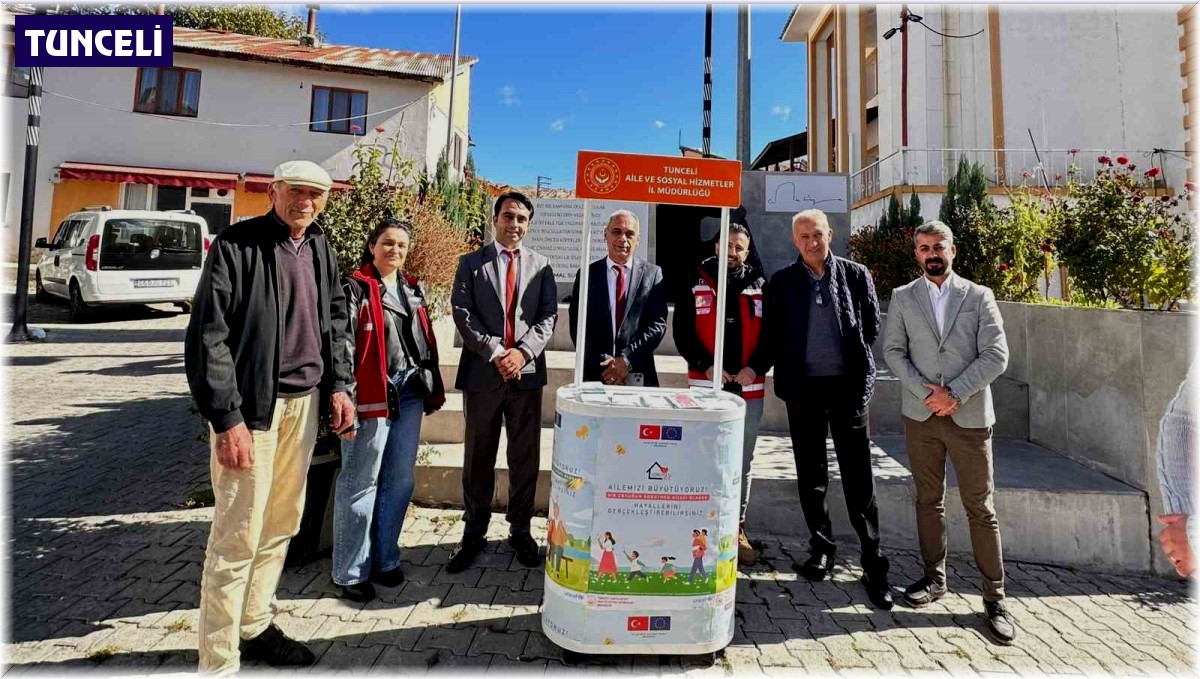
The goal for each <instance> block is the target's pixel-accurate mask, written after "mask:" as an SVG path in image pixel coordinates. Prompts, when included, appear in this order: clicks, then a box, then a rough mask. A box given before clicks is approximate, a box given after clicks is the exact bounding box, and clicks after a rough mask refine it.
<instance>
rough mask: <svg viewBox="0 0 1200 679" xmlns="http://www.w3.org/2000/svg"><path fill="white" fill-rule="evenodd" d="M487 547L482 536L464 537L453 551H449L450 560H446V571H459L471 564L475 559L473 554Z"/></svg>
mask: <svg viewBox="0 0 1200 679" xmlns="http://www.w3.org/2000/svg"><path fill="white" fill-rule="evenodd" d="M485 547H487V540H485V539H484V538H483V536H473V537H464V538H463V539H462V542H460V543H458V544H457V545H455V547H454V551H452V552H450V560H449V561H448V562H446V572H447V573H461V572H463V571H465V570H467V568H469V567H470V566H471V564H472V563H474V561H475V555H476V554H479V553H480V552H482V551H483V549H484V548H485Z"/></svg>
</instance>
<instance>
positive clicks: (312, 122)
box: [44, 90, 421, 134]
mask: <svg viewBox="0 0 1200 679" xmlns="http://www.w3.org/2000/svg"><path fill="white" fill-rule="evenodd" d="M44 93H45V94H48V95H51V96H54V97H58V98H60V99H67V100H70V101H74V102H78V103H80V104H87V105H88V106H96V107H98V108H103V109H107V110H109V111H116V112H118V113H129V114H134V113H137V115H140V116H149V117H151V118H158V119H159V120H169V121H172V122H177V123H191V124H193V125H212V126H215V127H250V128H264V127H298V126H301V125H316V124H318V123H334V122H341V121H343V120H358V119H360V118H361V119H364V120H365V119H367V118H370V117H371V116H379V115H383V114H385V113H394V112H396V111H403V110H405V109H407V108H409V107H410V106H413V105H415V104H417V103H420V101H421V100H420V99H418V100H416V101H411V102H409V103H407V104H404V105H402V106H393V107H392V108H385V109H382V110H380V111H371V112H369V113H363V114H362V115H357V116H347V117H345V118H329V119H327V120H305V121H302V122H296V123H221V122H217V121H213V120H200V119H198V118H187V117H183V116H164V115H159V114H157V113H139V112H137V111H130V110H129V109H125V108H118V107H116V106H109V105H108V104H101V103H99V102H95V101H87V100H86V99H76V98H75V97H71V96H68V95H65V94H59V93H58V92H50V91H49V90H46V91H45V92H44ZM363 133H364V134H365V133H366V130H363Z"/></svg>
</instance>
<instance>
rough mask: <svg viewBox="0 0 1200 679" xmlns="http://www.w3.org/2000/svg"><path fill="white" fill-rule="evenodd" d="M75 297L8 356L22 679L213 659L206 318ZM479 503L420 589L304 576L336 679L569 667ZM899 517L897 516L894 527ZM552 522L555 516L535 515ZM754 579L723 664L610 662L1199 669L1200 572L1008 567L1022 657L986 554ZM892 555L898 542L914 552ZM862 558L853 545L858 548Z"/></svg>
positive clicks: (679, 663) (445, 536)
mask: <svg viewBox="0 0 1200 679" xmlns="http://www.w3.org/2000/svg"><path fill="white" fill-rule="evenodd" d="M65 315H66V314H65V309H62V308H59V307H44V306H42V305H37V304H34V305H32V306H31V323H34V324H38V325H41V326H43V327H45V328H47V329H48V330H49V331H50V333H51V334H50V338H49V341H48V342H46V343H42V344H31V345H23V346H5V347H4V349H3V355H4V362H5V363H6V366H5V369H4V374H5V376H6V378H7V385H8V394H7V396H8V401H7V403H8V408H7V409H6V411H5V414H4V418H5V420H4V422H5V426H6V427H7V440H8V444H9V459H8V466H7V472H8V477H9V484H10V486H9V487H10V489H11V498H12V517H13V520H12V526H11V535H10V537H11V540H12V542H11V546H10V550H9V551H10V554H11V555H12V558H11V561H10V563H9V566H10V570H11V575H12V580H11V582H12V589H11V594H12V609H11V610H10V611H9V621H10V627H9V639H8V640H7V641H8V642H9V643H7V644H5V647H4V650H5V653H6V658H7V662H8V663H10V664H12V665H14V666H15V667H14V668H13V669H12V671H13V672H22V671H37V670H43V669H48V670H51V671H55V672H57V671H61V670H63V669H65V668H97V669H99V670H102V671H108V672H114V671H120V672H125V673H128V672H150V671H159V672H163V671H191V670H193V669H194V668H195V664H196V651H195V647H196V631H195V627H196V615H197V612H196V606H197V598H198V588H197V584H198V582H199V578H200V564H201V562H202V560H203V556H204V543H205V540H206V538H207V533H208V521H209V519H210V516H211V510H208V509H188V508H186V507H185V503H186V500H187V499H188V497H189V496H190V495H191V494H192V493H193V492H195V491H197V490H202V489H204V488H205V487H206V485H207V483H208V470H207V453H206V448H205V445H204V444H203V443H201V442H200V441H199V440H197V436H198V435H199V434H200V433H201V427H200V424H199V421H198V420H197V419H196V417H195V416H194V415H193V414H191V413H190V412H189V398H188V395H187V387H186V383H185V380H184V376H183V358H182V353H181V352H182V341H181V340H182V334H183V333H182V329H183V327H184V326H185V324H186V320H187V319H186V317H185V316H177V315H174V314H172V313H167V312H163V311H130V312H123V313H120V314H116V315H106V316H105V317H103V320H102V321H101V322H97V323H93V324H86V325H66V324H65ZM458 515H459V513H458V512H454V511H442V510H436V509H421V508H416V509H414V510H413V512H412V514H410V519H409V521H408V523H407V525H406V527H405V532H404V535H403V537H402V541H403V544H404V545H405V547H406V550H405V555H404V558H405V562H406V564H405V571H406V573H407V575H408V581H407V582H406V583H405V584H404V585H403V586H402V587H400V588H396V589H382V588H381V589H380V593H381V596H380V598H379V600H377V601H375V602H372V603H371V604H369V605H366V606H363V605H360V604H347V603H346V602H343V601H341V600H339V599H337V598H335V597H334V596H333V593H334V591H333V587H332V585H331V583H330V581H329V560H328V559H324V560H321V561H317V562H314V563H312V564H310V565H308V566H306V567H304V568H302V569H300V570H299V571H297V572H289V573H286V574H285V577H284V581H283V584H282V591H281V592H280V599H281V604H282V606H283V608H284V609H285V610H286V612H285V613H283V614H282V615H281V616H280V618H279V622H280V625H281V626H282V627H283V629H284V630H286V631H287V632H288V633H290V634H292V635H294V636H296V637H298V638H300V639H304V640H307V641H309V642H311V643H312V644H313V646H314V647H315V648H316V650H317V653H318V654H319V656H320V662H319V665H318V669H319V670H334V669H351V670H356V671H367V670H368V669H370V670H371V671H372V672H378V673H409V672H413V673H417V672H421V673H423V672H426V671H427V670H428V669H430V668H432V669H434V670H438V669H442V668H451V669H457V668H459V667H463V668H469V669H467V670H465V671H474V670H477V669H480V670H481V669H483V668H487V670H488V672H489V673H491V672H499V673H505V672H517V671H519V672H520V673H521V674H522V675H526V674H530V673H532V674H541V673H544V672H554V673H557V672H560V671H566V670H567V667H566V666H564V665H563V664H562V662H561V652H560V651H559V650H558V649H557V648H556V647H555V646H554V645H552V644H551V643H549V642H548V641H547V640H546V638H545V637H544V636H543V635H542V634H541V632H540V621H539V617H538V606H539V604H540V602H541V598H542V575H541V573H540V571H530V570H527V569H525V568H522V567H521V566H520V565H519V564H517V563H516V561H515V559H514V558H513V556H512V553H511V551H509V550H508V549H507V547H506V546H504V545H503V544H502V543H501V542H500V540H499V538H500V537H501V536H502V535H503V533H504V526H503V525H502V524H501V523H499V522H498V523H496V524H494V525H493V526H492V528H493V536H494V537H495V538H496V540H495V542H494V543H493V549H492V550H491V551H490V552H489V553H488V554H487V555H486V556H485V557H483V558H481V567H479V568H472V569H468V570H467V571H465V572H463V573H459V574H456V575H450V574H448V573H446V572H445V570H444V568H443V564H444V563H445V562H446V559H447V556H448V555H449V550H450V548H451V546H452V545H453V544H454V543H455V542H456V541H457V538H458V536H459V535H461V531H462V524H461V522H460V521H459V520H458ZM884 520H885V521H886V520H887V518H886V517H884ZM534 529H535V531H542V532H543V533H544V531H545V521H544V520H535V524H534ZM764 546H765V551H764V555H763V559H762V560H761V562H760V565H759V566H758V567H756V568H754V569H750V570H749V571H747V572H744V573H743V574H742V575H741V577H740V579H739V581H738V606H737V623H738V628H737V634H736V636H735V638H734V640H733V643H732V645H730V646H729V648H728V649H726V651H725V653H724V657H723V658H721V659H720V660H719V661H718V663H717V665H715V666H713V667H704V666H702V665H701V664H700V663H699V662H698V661H696V660H694V659H689V658H683V659H681V658H664V659H660V658H657V657H644V656H639V657H631V656H613V657H607V658H604V659H601V660H597V661H594V664H596V665H600V666H601V667H596V668H594V669H595V670H596V671H601V672H606V673H610V672H619V673H623V674H624V673H631V672H632V673H656V672H662V673H669V672H678V671H686V672H687V673H688V674H689V675H690V674H702V675H713V676H718V675H725V674H729V673H737V674H740V673H746V672H758V671H764V672H766V673H767V674H770V675H776V674H786V673H788V672H789V671H794V670H801V669H802V670H804V671H808V672H812V671H819V672H825V673H833V672H836V673H839V674H842V673H850V674H877V673H883V674H888V675H891V674H906V673H912V674H922V673H934V674H949V675H953V676H960V675H976V674H986V673H1004V674H1008V675H1010V676H1011V675H1013V674H1014V673H1019V674H1021V675H1025V674H1036V673H1062V674H1121V675H1135V676H1140V675H1157V674H1163V673H1170V674H1189V675H1190V674H1194V672H1195V663H1194V659H1193V656H1194V649H1195V646H1194V641H1193V635H1194V633H1195V632H1196V628H1197V623H1196V618H1195V612H1196V611H1195V607H1194V601H1193V600H1192V599H1190V598H1188V593H1187V588H1186V586H1185V585H1184V584H1183V583H1180V582H1177V581H1172V580H1166V579H1158V578H1150V577H1128V576H1114V575H1104V574H1096V573H1085V572H1081V571H1076V570H1070V569H1064V568H1056V567H1044V566H1038V565H1032V564H1014V563H1009V564H1008V575H1009V582H1008V591H1009V594H1010V599H1009V602H1010V605H1011V609H1012V611H1013V613H1014V615H1015V616H1016V618H1017V621H1018V623H1019V625H1020V627H1021V636H1020V638H1019V639H1018V641H1017V643H1016V644H1015V645H1013V646H1011V647H1007V648H1006V647H999V646H995V645H992V644H991V643H989V642H988V641H987V640H986V639H985V637H984V636H983V635H982V632H981V627H982V618H981V616H980V614H979V610H980V608H981V600H980V597H979V594H978V588H977V586H976V584H975V583H976V580H977V578H976V575H975V572H974V567H973V565H972V563H971V562H970V560H969V559H967V558H962V557H956V558H952V559H951V563H950V588H951V591H952V594H951V595H950V596H948V597H946V598H945V599H943V600H942V601H940V602H938V603H937V604H934V605H932V606H930V607H928V608H925V609H922V610H920V611H914V610H911V609H907V608H904V607H902V606H897V607H896V609H894V610H893V611H891V612H887V613H884V612H879V611H875V610H873V609H872V608H870V606H869V605H868V604H867V599H866V595H865V593H864V591H863V589H862V587H861V585H859V584H858V582H857V576H858V575H859V570H858V567H857V564H855V563H852V562H850V561H845V560H844V561H842V562H840V564H839V566H840V567H839V568H838V569H837V570H836V571H835V577H834V578H833V580H832V581H827V582H823V583H819V584H811V583H809V582H807V581H806V580H804V579H803V578H799V579H798V578H797V576H796V574H795V572H794V568H793V566H792V559H793V558H796V557H799V558H801V559H802V558H803V557H804V544H803V543H802V542H801V541H800V540H798V539H795V538H792V537H787V538H780V537H766V538H765V539H764ZM909 546H910V545H891V546H885V547H909ZM847 551H849V550H847ZM891 553H892V554H893V561H892V563H893V567H892V568H893V573H892V581H893V584H896V585H903V584H907V583H908V582H910V581H911V580H913V579H915V578H917V577H919V575H920V567H919V562H918V559H917V557H916V555H915V553H914V552H912V551H891Z"/></svg>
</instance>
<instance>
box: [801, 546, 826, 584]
mask: <svg viewBox="0 0 1200 679" xmlns="http://www.w3.org/2000/svg"><path fill="white" fill-rule="evenodd" d="M832 570H833V555H832V554H825V553H820V552H814V553H813V555H812V556H810V557H808V561H805V562H804V565H803V566H801V567H800V572H801V573H803V574H804V577H806V578H808V579H809V580H812V581H813V582H820V581H822V580H824V579H825V576H827V575H829V572H830V571H832Z"/></svg>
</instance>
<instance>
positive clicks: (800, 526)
mask: <svg viewBox="0 0 1200 679" xmlns="http://www.w3.org/2000/svg"><path fill="white" fill-rule="evenodd" d="M553 436H554V435H553V429H552V428H550V427H546V428H543V430H542V438H541V458H540V469H541V471H540V473H539V475H538V488H537V495H536V503H537V509H538V511H539V512H545V511H546V510H547V507H548V502H549V493H550V463H551V460H552V458H553V446H554V438H553ZM994 443H995V445H994V468H995V482H996V495H995V502H996V512H997V515H998V516H999V519H1000V529H1001V534H1002V538H1003V544H1004V556H1005V558H1007V559H1012V560H1020V561H1034V562H1042V563H1052V564H1060V565H1066V566H1078V567H1085V566H1086V567H1088V568H1091V569H1103V570H1111V571H1146V570H1148V569H1149V564H1150V554H1151V544H1150V539H1149V536H1150V526H1149V519H1148V516H1149V509H1148V506H1147V500H1146V496H1145V494H1144V493H1142V492H1141V491H1139V490H1137V489H1135V488H1132V487H1131V486H1127V485H1125V484H1123V483H1120V482H1118V481H1115V480H1113V479H1111V478H1109V477H1107V476H1104V475H1103V474H1100V473H1098V472H1094V471H1092V470H1089V469H1087V468H1086V467H1083V466H1082V465H1080V464H1078V463H1076V462H1073V461H1071V460H1068V459H1067V458H1065V457H1062V456H1060V455H1057V454H1055V453H1053V452H1050V451H1048V450H1046V449H1044V448H1040V447H1038V446H1036V445H1033V444H1030V443H1027V442H1023V441H1012V440H1004V439H997V440H996V441H995V442H994ZM828 445H829V451H828V454H829V469H830V477H831V479H830V485H829V496H828V503H829V508H830V513H831V517H832V520H833V525H834V530H835V533H837V534H838V535H839V538H840V540H839V541H840V543H841V544H842V550H844V551H845V553H847V554H852V553H854V552H856V551H857V538H855V537H854V535H853V531H852V529H851V528H850V524H849V521H848V519H847V516H846V507H845V497H844V495H843V494H842V487H841V480H840V477H839V474H838V471H837V462H836V458H835V457H834V453H833V447H832V441H830V442H829V443H828ZM500 448H501V450H500V453H499V454H498V456H497V464H496V467H497V469H496V477H497V478H496V495H495V499H494V501H493V507H494V509H496V510H498V511H503V510H504V508H505V506H506V504H507V498H508V464H507V459H506V454H505V448H506V445H505V443H504V437H503V436H502V437H501V444H500ZM463 454H464V450H463V445H462V444H440V445H424V446H422V448H421V453H420V454H419V455H418V465H417V468H416V486H417V487H416V493H415V495H414V498H413V501H414V502H416V503H418V504H421V505H426V506H439V507H461V506H462V463H463ZM871 455H872V463H873V466H874V469H875V479H876V488H877V501H878V506H879V516H880V524H881V525H880V532H881V534H882V536H883V544H884V549H885V550H886V549H887V548H888V547H889V546H895V547H903V548H905V549H915V548H916V547H917V544H918V543H917V533H916V515H915V510H914V508H913V500H914V489H913V481H912V474H911V472H910V471H909V467H908V459H907V456H906V455H905V451H904V440H903V437H900V436H886V435H884V436H876V437H875V438H874V440H873V444H872V449H871ZM948 467H950V469H949V471H948V474H947V491H946V504H945V506H946V523H947V527H948V531H949V545H950V550H951V551H953V552H956V553H969V552H970V539H969V535H968V529H967V522H966V517H965V513H964V511H963V509H962V505H961V501H960V499H959V495H958V487H957V482H956V480H955V476H954V473H953V469H952V466H951V465H948ZM751 479H752V485H751V501H750V509H749V516H748V517H747V524H748V527H749V528H750V531H751V533H752V534H754V535H761V534H769V535H787V536H790V537H795V536H796V535H797V534H800V535H802V536H807V530H806V529H805V528H804V525H805V524H804V517H803V514H802V513H801V511H800V504H799V500H798V498H797V490H796V471H795V464H794V461H793V454H792V447H791V441H790V439H789V438H788V437H786V436H773V435H763V436H760V437H759V439H758V446H757V449H756V453H755V458H754V465H753V469H752V471H751Z"/></svg>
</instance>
